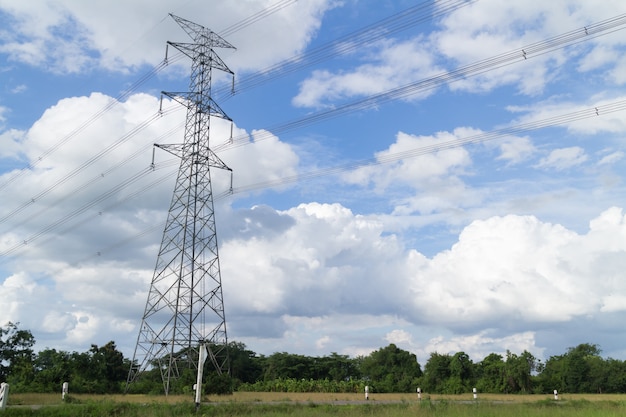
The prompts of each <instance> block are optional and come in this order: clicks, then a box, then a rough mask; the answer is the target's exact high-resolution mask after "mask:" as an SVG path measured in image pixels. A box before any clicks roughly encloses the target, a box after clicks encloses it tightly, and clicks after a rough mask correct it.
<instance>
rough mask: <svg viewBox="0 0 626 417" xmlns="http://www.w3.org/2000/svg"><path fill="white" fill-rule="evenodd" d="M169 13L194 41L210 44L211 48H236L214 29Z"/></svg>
mask: <svg viewBox="0 0 626 417" xmlns="http://www.w3.org/2000/svg"><path fill="white" fill-rule="evenodd" d="M169 15H170V17H171V18H172V19H174V20H175V21H176V23H178V25H179V26H180V27H181V28H183V30H184V31H185V32H187V34H188V35H189V37H190V38H191V39H193V40H194V42H198V43H203V44H208V45H209V46H210V47H211V48H231V49H236V48H235V47H234V46H233V45H231V44H230V43H228V42H227V41H226V40H225V39H224V38H222V37H221V36H220V35H218V34H217V33H215V32H213V31H212V30H210V29H207V28H205V27H204V26H202V25H199V24H197V23H194V22H190V21H189V20H187V19H183V18H182V17H179V16H176V15H174V14H172V13H170V14H169Z"/></svg>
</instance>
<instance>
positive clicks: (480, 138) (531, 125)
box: [232, 100, 626, 194]
mask: <svg viewBox="0 0 626 417" xmlns="http://www.w3.org/2000/svg"><path fill="white" fill-rule="evenodd" d="M620 111H626V100H621V101H616V102H613V103H608V104H604V105H598V106H595V107H590V108H586V109H583V110H578V111H575V112H571V113H566V114H560V115H556V116H552V117H548V118H546V119H541V120H533V121H530V122H527V123H522V124H518V125H514V126H510V127H506V128H502V129H498V130H493V131H489V132H481V133H478V134H475V135H471V136H466V137H462V138H457V139H453V140H449V141H444V142H440V143H435V144H432V145H428V146H420V147H418V148H413V149H408V150H406V151H402V152H394V153H389V154H386V155H382V156H380V157H377V158H368V159H363V160H359V161H351V162H347V163H345V164H341V165H336V166H332V167H327V168H320V169H316V170H313V171H309V172H305V173H303V174H298V175H292V176H289V177H283V178H278V179H274V180H270V181H263V182H259V183H255V184H249V185H246V186H243V187H235V188H233V191H232V193H233V194H238V193H244V192H249V191H253V190H257V189H266V188H274V187H279V186H283V185H287V184H290V183H294V182H301V181H307V180H311V179H315V178H319V177H323V176H327V175H332V174H338V173H341V172H345V171H348V170H351V169H356V168H362V167H366V166H375V165H383V164H389V163H392V162H397V161H399V160H403V159H409V158H415V157H418V156H422V155H426V154H431V153H435V152H439V151H443V150H447V149H453V148H458V147H461V146H465V145H472V144H479V143H483V142H487V141H490V140H494V139H498V138H502V137H506V136H509V135H514V134H519V133H523V132H529V131H533V130H538V129H544V128H547V127H553V126H559V125H563V124H566V123H573V122H576V121H580V120H586V119H590V118H595V117H599V116H604V115H607V114H610V113H615V112H620Z"/></svg>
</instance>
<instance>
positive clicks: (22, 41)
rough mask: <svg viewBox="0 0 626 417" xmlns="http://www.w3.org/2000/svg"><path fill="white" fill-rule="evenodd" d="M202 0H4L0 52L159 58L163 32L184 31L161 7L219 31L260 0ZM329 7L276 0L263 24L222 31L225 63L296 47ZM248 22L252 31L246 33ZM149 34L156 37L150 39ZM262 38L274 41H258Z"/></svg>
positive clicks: (131, 63)
mask: <svg viewBox="0 0 626 417" xmlns="http://www.w3.org/2000/svg"><path fill="white" fill-rule="evenodd" d="M207 7H209V6H208V5H206V4H204V3H197V2H196V3H193V4H192V3H188V4H185V5H181V6H178V7H176V8H175V10H171V5H170V4H168V3H167V2H152V1H146V0H137V1H135V2H133V4H132V5H129V4H128V3H127V2H124V1H120V0H115V1H110V2H107V3H106V4H105V3H102V4H84V3H81V2H63V3H50V2H44V3H38V4H37V5H36V6H35V5H34V4H26V3H23V2H18V3H12V4H5V5H2V6H0V11H1V12H3V13H4V14H6V15H7V16H8V18H7V21H8V22H9V26H8V27H7V28H6V29H5V30H4V31H3V32H2V34H3V35H4V36H3V37H2V39H3V42H1V43H0V53H4V54H6V55H7V56H8V57H9V60H11V61H15V62H20V63H26V64H28V65H31V66H36V67H41V68H42V69H46V70H49V71H53V72H57V73H78V72H80V71H84V70H90V69H93V68H104V69H106V70H109V71H120V72H124V71H127V70H129V69H132V68H138V67H140V66H142V65H145V64H148V65H151V66H152V65H156V64H157V63H158V62H160V61H161V60H162V59H163V56H164V51H165V42H166V41H167V40H171V41H177V40H180V41H186V40H185V38H186V35H185V34H184V33H182V31H181V30H180V28H179V27H178V25H176V23H174V21H173V20H171V19H169V17H168V13H169V12H172V11H173V12H174V14H176V15H179V16H180V17H182V18H187V19H190V20H194V17H196V16H203V20H202V21H197V23H198V24H201V25H203V26H205V27H207V28H209V29H212V30H213V31H215V32H218V33H219V31H220V30H223V29H227V28H228V27H229V26H230V25H233V24H235V23H237V22H240V21H242V20H244V19H248V18H249V17H250V15H251V13H256V12H261V11H263V10H264V8H265V7H266V6H265V5H264V4H263V2H260V1H257V2H233V3H224V4H221V5H219V6H215V5H211V6H210V7H211V9H210V13H209V12H207V10H208V9H207ZM330 7H333V6H332V2H331V1H327V0H314V1H309V2H306V4H305V3H298V4H297V5H296V6H292V7H282V8H280V10H278V11H277V12H276V13H272V14H270V15H269V16H268V17H266V19H265V20H266V22H267V25H264V26H262V27H261V28H259V27H258V26H254V27H253V28H249V29H248V28H246V29H243V30H240V31H238V32H237V33H235V34H232V35H230V36H229V37H228V38H229V39H228V40H229V41H230V42H231V43H232V44H233V45H235V46H236V47H237V48H238V51H239V52H238V53H237V54H235V55H234V56H233V57H232V58H229V59H228V61H229V65H230V66H232V68H234V69H237V70H242V71H243V70H258V69H261V68H265V67H267V66H269V65H272V64H274V63H275V62H277V61H279V60H281V59H285V58H287V57H290V56H292V55H293V54H295V53H297V52H299V51H300V50H302V49H303V48H304V46H305V45H306V44H307V43H308V42H309V41H310V39H311V37H312V36H313V35H314V33H315V31H316V30H318V29H319V26H320V19H321V16H322V15H323V13H324V11H326V10H327V9H328V8H330ZM196 20H197V19H196ZM110 22H115V24H114V25H112V24H111V23H110ZM154 22H157V23H154ZM251 30H255V31H256V33H255V34H254V36H252V35H251ZM284 33H289V34H290V36H283V34H284ZM155 38H157V39H160V41H159V42H155ZM266 44H271V45H274V47H273V48H271V49H269V50H268V49H267V48H262V47H261V46H262V45H266Z"/></svg>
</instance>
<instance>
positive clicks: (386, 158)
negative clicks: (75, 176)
mask: <svg viewBox="0 0 626 417" xmlns="http://www.w3.org/2000/svg"><path fill="white" fill-rule="evenodd" d="M620 111H626V100H621V101H615V102H611V103H607V104H602V105H597V106H594V107H588V108H585V109H582V110H577V111H573V112H569V113H564V114H559V115H554V116H551V117H548V118H545V119H540V120H533V121H529V122H526V123H521V124H517V125H513V126H509V127H505V128H502V129H497V130H492V131H489V132H481V133H478V134H475V135H470V136H465V137H460V138H457V139H452V140H449V141H442V142H440V143H436V144H432V145H428V146H419V147H416V148H412V149H408V150H406V151H402V152H394V153H389V154H386V155H383V156H380V157H378V158H368V159H362V160H358V161H351V162H347V163H345V164H341V165H336V166H332V167H326V168H320V169H316V170H312V171H309V172H305V173H303V174H299V175H292V176H288V177H283V178H278V179H275V180H269V181H263V182H258V183H253V184H248V185H244V186H242V187H235V188H234V189H233V190H232V192H231V191H227V192H224V193H221V194H219V195H218V196H216V197H215V198H214V200H215V201H219V200H221V199H223V198H225V197H227V196H229V195H231V194H240V193H246V192H251V191H255V190H261V189H268V188H275V187H280V186H285V185H288V184H292V183H296V182H304V181H311V180H314V179H317V178H321V177H325V176H329V175H337V174H340V173H342V172H347V171H349V170H352V169H358V168H363V167H373V166H378V165H385V164H390V163H393V162H397V161H401V160H405V159H411V158H416V157H419V156H423V155H427V154H432V153H435V152H440V151H444V150H449V149H454V148H458V147H462V146H466V145H477V144H480V143H484V142H487V141H491V140H495V139H499V138H503V137H506V136H510V135H515V134H520V133H524V132H529V131H533V130H539V129H545V128H549V127H555V126H561V125H564V124H569V123H574V122H577V121H582V120H588V119H592V118H596V117H603V116H605V115H608V114H611V113H616V112H620ZM161 229H162V226H160V225H158V224H157V225H154V226H152V227H149V228H147V229H144V230H142V231H140V232H139V233H138V234H136V235H133V236H129V237H126V238H124V239H123V240H120V241H118V242H116V243H112V244H110V245H108V246H106V247H105V248H102V249H99V250H98V251H97V252H95V253H93V254H91V255H89V256H87V257H84V258H82V259H81V260H80V261H77V262H84V261H87V260H89V259H91V258H94V257H99V256H102V255H103V254H104V253H107V252H108V251H111V250H113V249H116V248H119V247H121V246H123V245H125V244H128V243H130V242H132V241H134V240H136V239H139V238H141V237H143V236H145V235H147V234H149V233H151V232H154V231H157V230H161ZM75 263H76V262H75Z"/></svg>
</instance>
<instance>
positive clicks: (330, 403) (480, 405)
mask: <svg viewBox="0 0 626 417" xmlns="http://www.w3.org/2000/svg"><path fill="white" fill-rule="evenodd" d="M422 398H423V399H422V401H418V399H417V394H413V395H411V394H370V396H369V400H368V401H365V398H364V396H363V395H361V394H358V395H357V394H318V393H245V392H241V393H235V394H234V395H229V396H210V397H205V398H204V399H203V404H202V406H201V407H200V409H199V410H197V411H196V410H195V406H194V404H193V399H192V398H191V397H188V396H169V397H165V396H143V395H106V396H105V395H100V396H97V395H70V396H69V397H68V401H66V402H63V401H62V400H61V395H60V394H58V395H53V394H11V395H10V397H9V407H8V408H7V409H6V410H4V411H3V412H1V413H0V417H5V416H6V417H9V416H11V417H16V416H20V417H21V416H45V417H74V416H76V417H78V416H93V417H99V416H102V417H105V416H107V417H108V416H116V417H127V416H128V417H131V416H132V417H148V416H150V417H153V416H156V417H160V416H168V417H170V416H172V417H173V416H214V417H236V416H255V417H256V416H259V417H361V416H379V417H415V416H419V417H470V416H471V417H616V416H623V415H626V395H589V394H588V395H584V394H580V395H560V396H559V400H558V401H555V400H554V399H553V397H552V395H495V394H483V395H479V398H478V400H473V399H472V394H471V393H470V394H466V395H454V396H443V395H441V396H440V395H431V396H429V395H427V394H423V396H422Z"/></svg>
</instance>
